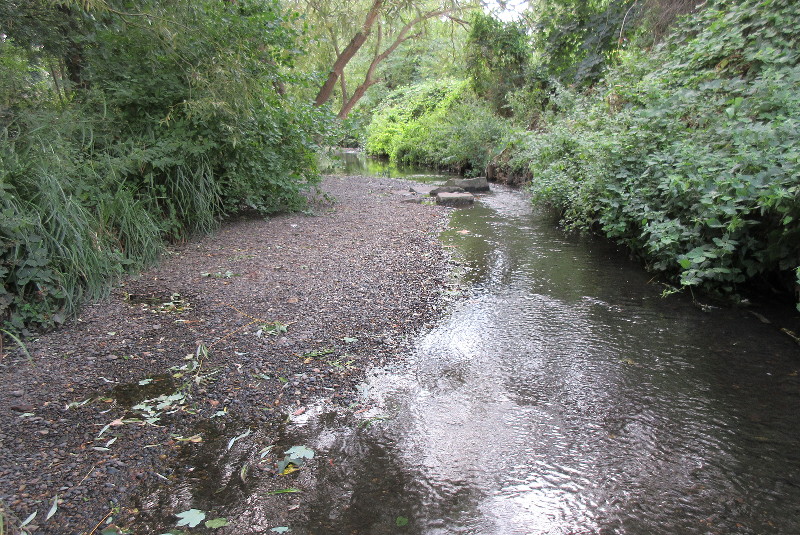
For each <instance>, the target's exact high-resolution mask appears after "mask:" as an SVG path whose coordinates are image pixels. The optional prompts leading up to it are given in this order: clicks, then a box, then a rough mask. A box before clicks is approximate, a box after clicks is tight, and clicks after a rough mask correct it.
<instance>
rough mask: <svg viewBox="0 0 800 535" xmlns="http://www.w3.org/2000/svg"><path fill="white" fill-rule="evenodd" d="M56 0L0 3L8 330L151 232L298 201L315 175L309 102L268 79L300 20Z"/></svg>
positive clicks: (110, 269)
mask: <svg viewBox="0 0 800 535" xmlns="http://www.w3.org/2000/svg"><path fill="white" fill-rule="evenodd" d="M67 4H68V3H64V4H62V5H60V6H56V4H54V3H47V2H32V3H30V4H25V3H19V4H11V5H7V6H4V7H3V8H2V9H0V30H2V32H0V33H7V34H8V36H9V37H8V38H6V39H4V40H2V41H0V80H2V82H0V92H1V94H0V191H2V196H0V238H2V240H0V280H2V281H3V285H2V287H0V325H2V327H3V328H4V329H6V330H13V331H17V332H19V331H24V330H25V329H27V328H29V327H37V326H49V325H52V324H54V323H58V322H60V321H62V320H63V319H64V318H65V317H66V316H67V315H68V314H70V313H72V312H74V311H75V310H76V307H77V306H78V305H79V304H80V303H81V302H82V301H84V300H85V299H87V298H88V299H91V298H96V297H98V296H100V295H102V294H103V293H105V292H107V290H108V288H109V285H110V283H111V282H112V281H113V280H114V278H115V277H116V276H118V275H120V274H121V273H122V272H123V271H124V270H126V269H132V268H138V267H141V266H143V265H146V264H147V263H150V262H152V261H153V260H154V259H155V258H156V257H157V256H158V254H159V252H160V250H161V248H162V246H163V243H164V241H165V240H182V239H185V238H187V237H188V236H190V235H192V234H193V233H196V232H208V231H210V230H211V229H213V228H214V227H215V226H216V225H217V223H218V221H219V220H220V219H221V218H222V217H225V216H226V215H227V214H231V213H234V212H236V211H239V210H241V209H244V208H248V209H255V210H258V211H260V212H261V213H264V214H268V213H272V212H275V211H279V210H287V209H297V208H300V207H302V206H303V203H304V196H303V195H302V193H303V191H304V190H305V189H307V188H309V187H310V186H312V185H313V184H314V183H315V182H316V181H317V180H318V175H317V174H316V172H315V171H314V149H315V135H316V132H317V131H318V128H320V126H321V125H320V124H319V123H320V121H321V117H320V116H319V115H318V114H319V113H320V112H318V111H315V110H313V109H312V108H311V107H310V106H309V105H305V104H299V103H296V102H293V101H292V99H290V98H289V97H287V96H286V95H284V93H283V91H282V89H281V84H282V83H283V82H284V81H287V80H288V73H289V69H290V68H291V65H292V61H293V55H294V54H296V53H297V51H296V50H295V44H294V43H295V41H296V39H297V37H298V35H297V34H296V32H295V30H292V29H291V25H290V24H288V23H287V18H286V17H287V15H285V14H284V12H283V11H282V10H281V8H280V7H279V5H278V3H277V2H274V3H271V2H238V3H236V4H228V3H223V2H216V1H211V0H208V1H200V2H188V1H177V2H172V1H170V2H163V1H159V0H150V1H141V2H136V3H130V2H125V1H120V2H116V3H114V2H111V3H109V4H108V6H106V4H105V3H103V4H102V5H103V6H106V7H109V6H112V5H113V6H114V7H115V9H114V10H113V11H111V10H103V8H99V10H98V11H95V12H93V13H91V14H87V13H85V12H83V11H81V10H80V9H78V8H77V7H73V8H68V7H66V5H67ZM74 4H75V5H78V4H79V3H77V2H75V3H74ZM26 9H29V10H30V12H27V11H25V10H26ZM14 10H16V11H14ZM48 10H50V11H48ZM53 10H57V12H54V11H53ZM134 11H135V13H136V15H135V16H134V15H126V13H131V12H134ZM41 13H44V14H45V15H47V16H50V17H51V18H53V17H55V18H60V19H64V20H67V23H65V24H62V25H61V26H59V27H58V32H60V33H59V35H60V36H61V38H59V39H57V40H55V39H51V37H52V35H49V34H48V31H49V30H47V28H44V27H42V28H40V27H39V26H37V25H35V24H34V23H33V22H32V21H35V20H38V16H39V15H40V14H41ZM45 18H46V17H45ZM25 21H29V22H30V24H28V25H27V26H26V25H25V24H24V22H25ZM70 21H71V22H74V24H72V23H71V22H70ZM70 32H72V33H70ZM15 35H19V38H20V42H15V41H14V37H15ZM50 43H55V44H53V45H52V47H50ZM59 54H69V57H68V58H66V59H65V58H64V57H61V56H59ZM76 58H77V59H76Z"/></svg>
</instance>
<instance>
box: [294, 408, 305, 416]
mask: <svg viewBox="0 0 800 535" xmlns="http://www.w3.org/2000/svg"><path fill="white" fill-rule="evenodd" d="M304 412H306V408H305V407H300V408H299V409H297V410H296V411H294V412H293V413H292V416H300V415H301V414H303V413H304Z"/></svg>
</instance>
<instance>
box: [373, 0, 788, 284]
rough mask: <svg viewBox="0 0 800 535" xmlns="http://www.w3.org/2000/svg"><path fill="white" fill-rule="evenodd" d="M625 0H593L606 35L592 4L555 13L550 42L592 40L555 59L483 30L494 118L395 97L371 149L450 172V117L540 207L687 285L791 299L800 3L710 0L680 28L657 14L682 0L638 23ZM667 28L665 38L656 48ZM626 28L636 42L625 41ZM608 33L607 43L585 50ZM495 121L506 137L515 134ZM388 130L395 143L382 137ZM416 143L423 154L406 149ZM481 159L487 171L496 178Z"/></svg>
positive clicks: (498, 28)
mask: <svg viewBox="0 0 800 535" xmlns="http://www.w3.org/2000/svg"><path fill="white" fill-rule="evenodd" d="M546 3H548V4H549V5H551V7H552V6H553V5H555V4H569V2H546ZM673 3H677V2H673ZM620 4H621V3H619V2H590V3H587V4H586V6H584V7H586V9H589V8H592V7H593V8H594V9H595V12H594V15H597V14H598V13H606V14H607V15H608V16H607V17H606V18H605V19H603V20H605V21H606V23H607V24H606V25H605V26H602V27H599V26H598V27H597V29H596V31H594V34H595V35H594V36H593V31H592V29H591V25H590V24H589V23H586V22H585V21H588V20H598V19H597V18H596V17H595V16H594V15H592V14H591V13H589V14H588V15H587V17H586V18H585V19H583V20H584V23H583V24H574V22H575V21H574V20H572V21H571V22H570V24H564V23H562V22H559V20H560V18H559V17H566V16H568V15H569V13H568V12H567V11H566V10H561V11H558V10H555V11H552V10H551V11H552V13H554V14H555V15H554V16H553V17H551V18H549V19H540V25H539V27H540V28H541V27H543V25H545V26H546V24H547V23H550V24H551V25H552V24H555V25H556V26H558V27H556V28H552V27H551V28H550V31H545V32H544V33H539V34H537V35H538V36H539V37H538V39H539V40H542V39H545V41H547V40H548V39H551V38H553V39H555V38H556V37H558V38H559V39H561V40H563V41H564V42H567V43H573V44H574V43H578V44H577V45H575V46H573V47H572V49H571V50H572V53H571V55H570V54H566V52H565V53H563V54H551V55H542V54H541V51H542V47H545V48H546V43H544V42H542V43H539V44H538V48H536V47H533V48H531V50H530V54H529V56H528V61H527V62H525V61H523V60H522V59H521V58H522V56H521V55H520V52H519V51H520V47H521V44H520V43H521V42H520V40H518V39H517V40H515V39H509V38H508V35H509V33H512V34H513V32H514V31H516V32H517V33H519V31H520V30H519V28H518V27H511V28H509V26H508V25H506V26H504V25H502V24H499V23H495V24H494V26H492V25H483V26H479V25H475V26H474V28H477V29H480V30H481V31H483V32H486V31H494V32H496V34H497V37H496V39H491V38H490V37H489V38H487V37H486V36H485V35H481V36H479V37H480V39H477V38H475V36H474V34H473V36H472V37H471V40H470V41H469V42H470V43H473V44H476V43H478V44H480V46H482V47H484V48H485V47H486V46H487V45H486V43H494V44H495V45H496V46H497V48H496V49H495V50H494V51H492V52H491V54H487V53H486V51H485V50H484V56H485V57H490V58H492V57H493V58H501V59H502V58H505V59H504V60H502V61H501V60H497V61H495V65H498V66H499V67H497V68H496V73H495V74H491V72H492V71H491V69H487V68H486V67H485V66H483V67H482V69H480V70H477V71H474V72H473V73H472V74H471V78H470V79H471V81H472V84H471V88H472V89H473V91H475V92H476V94H477V95H478V96H479V97H481V98H482V99H483V100H484V102H485V103H486V104H485V106H494V107H495V111H496V112H497V113H496V114H495V115H494V118H490V117H486V116H483V115H480V114H477V113H472V114H470V113H459V112H458V107H456V106H453V105H452V104H448V105H447V106H439V107H433V108H424V109H425V111H424V113H422V114H416V115H415V114H413V113H412V114H408V113H406V114H405V115H403V113H399V111H400V110H401V109H403V106H407V105H408V103H407V101H406V100H405V99H403V101H402V103H396V102H394V101H392V100H389V101H387V104H386V108H383V109H381V111H379V112H378V113H377V114H375V116H374V117H373V122H372V125H371V126H370V129H369V130H368V132H369V137H368V141H367V144H366V147H367V150H369V151H372V152H375V153H379V154H386V155H388V156H389V157H390V158H392V159H395V160H396V161H406V162H412V161H413V162H420V163H433V164H435V165H439V166H441V165H442V162H448V161H450V159H451V158H456V159H458V158H459V154H460V153H459V152H457V151H456V150H451V152H448V144H447V143H446V142H441V141H440V140H441V138H443V137H444V136H442V135H440V134H439V132H440V131H441V130H442V128H441V126H440V125H446V124H448V123H450V122H453V121H456V120H457V121H458V122H459V129H460V130H461V131H464V132H469V134H466V135H463V137H465V138H467V139H469V138H470V137H471V138H472V139H475V140H477V145H478V147H477V149H476V150H475V153H477V154H492V155H494V159H493V161H492V163H491V164H492V166H493V167H495V168H496V167H499V168H501V170H502V173H501V174H504V175H506V176H509V175H510V176H524V177H526V178H527V179H529V186H528V187H529V188H530V190H531V191H532V192H533V198H534V201H535V202H537V203H542V204H547V205H550V206H552V207H555V208H556V209H557V210H558V211H559V212H560V214H561V216H562V221H563V222H564V224H565V225H567V226H568V227H571V228H582V229H592V230H594V231H596V232H599V233H601V234H603V235H605V236H607V237H609V238H611V239H613V240H616V241H618V242H620V243H623V244H625V245H626V246H628V247H629V248H630V249H631V251H633V252H634V253H635V254H637V255H638V256H639V257H640V258H642V260H643V261H644V262H645V263H646V264H647V266H648V267H649V268H650V269H652V270H653V271H656V272H659V273H662V274H664V275H665V276H667V277H668V278H671V279H672V280H674V281H675V282H676V284H679V285H681V286H684V287H696V288H702V289H704V290H707V291H712V292H718V293H726V294H734V293H736V292H737V290H738V289H739V287H740V285H741V284H742V283H745V282H751V281H759V282H761V283H767V284H768V285H769V286H771V287H772V288H773V289H780V290H781V291H783V292H786V293H789V292H790V291H791V289H792V288H793V287H794V285H795V284H796V282H797V280H798V279H797V277H798V275H800V268H798V266H800V164H799V163H798V158H800V138H798V136H797V132H798V131H799V129H798V127H800V124H799V122H800V53H799V52H798V50H800V48H798V41H799V40H800V5H798V4H797V3H796V2H791V1H790V0H767V1H758V0H746V1H743V2H725V1H716V2H707V3H706V4H705V5H704V6H703V8H702V10H700V11H698V12H697V13H694V14H692V15H691V16H689V17H687V18H686V19H685V20H684V21H683V22H681V23H680V24H678V25H676V26H674V27H673V31H672V32H671V33H669V34H667V33H666V32H665V29H664V25H663V20H664V19H663V17H659V16H656V15H657V13H656V12H655V10H656V8H659V9H661V10H662V11H664V10H666V9H667V8H669V7H670V6H669V4H670V2H661V3H660V4H659V3H656V4H658V5H653V3H645V7H647V8H649V9H651V11H649V12H648V11H646V10H645V11H643V12H640V13H637V14H636V16H635V19H634V22H632V21H631V20H628V21H627V28H625V27H623V24H622V22H623V20H624V15H622V13H626V12H625V11H624V10H622V11H621V10H620ZM587 6H588V7H587ZM561 7H564V6H561ZM634 7H635V6H633V5H632V4H631V5H630V9H634ZM673 7H674V6H673ZM683 7H684V9H685V10H688V9H691V7H692V5H691V4H686V3H685V5H684V6H683ZM603 10H605V11H603ZM627 13H629V15H630V13H631V12H630V11H628V12H627ZM569 16H575V14H574V12H573V13H572V14H571V15H569ZM614 20H616V21H617V26H616V29H614V28H613V27H610V26H609V25H612V26H613V24H612V23H613V21H614ZM487 28H488V30H487ZM570 28H572V29H573V30H570ZM575 28H577V29H575ZM570 31H573V33H572V36H573V37H574V39H573V40H570V39H569V35H570ZM615 32H616V33H615ZM656 33H658V36H657V37H658V39H663V40H662V42H660V43H659V44H657V45H656V46H654V47H653V46H651V45H652V43H653V40H654V39H655V37H654V36H656ZM610 34H615V35H617V36H623V37H626V38H627V39H628V41H624V40H623V42H624V43H625V44H624V45H619V44H618V45H617V46H614V47H610V46H608V44H609V40H608V36H609V35H610ZM548 36H549V37H548ZM548 42H549V41H548ZM592 42H598V43H600V44H598V46H597V47H595V48H587V47H586V46H583V45H581V43H584V44H586V43H592ZM551 44H552V43H551ZM600 45H602V46H600ZM565 50H566V49H565ZM589 50H590V51H591V53H590V52H588V51H589ZM595 51H600V53H599V54H596V53H594V52H595ZM511 60H513V61H511ZM514 65H516V67H514ZM600 67H602V68H600ZM519 69H523V70H524V71H525V72H526V81H525V85H524V86H523V87H506V88H504V89H503V91H501V92H500V93H498V86H491V85H490V84H488V83H486V80H490V79H491V78H492V76H495V77H498V76H500V72H503V71H511V72H518V71H519ZM487 73H489V74H487ZM479 77H480V78H479ZM476 80H477V83H476ZM481 88H484V89H483V90H481ZM404 91H405V92H406V93H407V94H410V95H416V94H417V91H418V87H412V88H407V89H405V90H404ZM412 109H416V108H412ZM389 110H391V111H389ZM500 115H505V116H507V117H508V119H507V120H504V119H501V118H500ZM503 123H504V124H505V125H506V126H505V127H503ZM488 124H491V125H493V126H494V125H496V130H493V132H498V133H500V132H504V133H505V134H504V135H503V134H501V135H503V137H502V140H501V141H500V142H499V143H498V142H497V141H496V138H494V137H493V136H492V135H486V133H487V132H488V131H490V129H488V128H487V125H488ZM387 132H390V133H392V137H391V139H392V140H393V141H392V143H388V144H387V143H386V142H385V141H384V138H383V137H381V136H384V137H385V136H386V133H387ZM408 132H413V133H414V134H415V135H416V136H413V135H412V136H409V134H408ZM379 138H380V139H381V142H380V143H376V141H377V140H378V139H379ZM406 138H408V139H410V140H413V144H412V143H409V146H411V147H413V148H414V150H408V151H405V152H403V151H401V150H399V149H396V148H394V147H401V146H403V143H402V140H404V139H406ZM446 140H447V138H445V141H446ZM387 145H388V146H390V147H392V149H391V150H383V149H382V147H384V146H387ZM375 147H381V149H380V150H377V149H376V148H375ZM428 147H435V148H437V149H439V151H438V152H435V151H432V150H430V149H428ZM431 154H435V155H436V156H435V158H432V157H430V155H431ZM481 161H483V160H481ZM476 164H477V165H478V167H472V168H471V169H472V172H473V173H477V172H483V168H481V167H480V163H479V162H477V161H476ZM484 167H485V166H484Z"/></svg>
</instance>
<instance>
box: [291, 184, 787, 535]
mask: <svg viewBox="0 0 800 535" xmlns="http://www.w3.org/2000/svg"><path fill="white" fill-rule="evenodd" d="M373 172H374V170H373ZM442 240H443V241H444V243H445V245H447V246H452V247H453V248H454V249H455V251H456V257H457V258H458V259H459V260H460V262H461V263H462V264H463V277H464V280H465V282H466V283H468V284H469V285H470V288H471V290H470V295H469V298H467V299H465V300H464V301H462V302H460V303H458V304H457V305H456V306H455V308H454V310H453V311H452V313H451V314H450V315H449V316H448V317H447V318H445V319H444V320H443V321H441V323H440V324H439V325H438V326H437V327H435V328H434V329H433V330H431V331H430V332H427V333H425V334H424V335H423V336H422V337H421V338H420V339H419V340H418V341H417V342H416V344H415V350H414V352H413V356H412V358H411V360H410V361H409V362H406V363H404V364H402V365H398V366H397V367H396V368H395V369H387V370H378V371H375V372H374V373H373V374H371V376H370V377H369V379H368V380H367V381H366V382H365V383H364V385H363V389H362V390H363V392H362V393H363V396H364V398H365V399H366V400H369V403H371V404H372V405H373V406H374V408H373V409H371V410H370V411H369V412H367V413H365V414H364V415H362V420H361V424H360V425H358V426H355V427H354V426H353V424H352V422H350V423H349V425H348V424H347V423H346V422H344V421H343V420H342V419H341V418H340V417H337V416H335V415H332V414H326V413H325V412H324V411H320V412H318V413H316V414H314V413H312V414H310V415H309V417H308V418H307V419H304V420H303V421H301V422H299V423H298V424H296V425H295V427H294V428H293V429H292V430H290V433H294V434H295V437H296V440H297V441H300V440H306V441H307V442H308V443H309V444H311V445H313V447H315V448H317V449H319V450H320V451H324V452H325V456H326V457H327V458H330V459H335V462H332V463H330V464H322V465H321V466H320V468H319V470H318V472H317V473H316V474H315V476H314V478H315V486H316V491H315V493H314V495H313V500H314V501H313V503H311V504H307V506H308V510H309V511H310V513H309V515H308V518H307V519H306V520H305V525H304V526H296V525H295V526H293V528H292V529H293V532H294V533H359V534H362V533H363V534H380V533H419V534H467V533H469V534H497V535H511V534H590V533H592V534H593V533H599V534H612V533H613V534H623V533H625V534H655V533H664V534H684V533H698V534H700V533H703V534H705V533H725V534H727V533H742V534H751V533H752V534H765V533H781V534H789V533H800V448H798V445H799V444H800V410H798V409H800V379H798V370H800V351H798V347H797V346H796V345H795V344H794V343H793V342H792V341H791V340H790V339H789V338H788V337H786V336H784V335H782V334H781V333H780V332H779V331H778V329H777V328H776V327H775V326H773V325H767V324H763V323H761V322H759V321H758V320H757V319H755V318H754V317H753V316H752V315H750V314H747V313H746V312H745V311H742V310H734V309H717V308H711V309H707V310H700V309H698V307H697V306H695V305H694V304H693V303H692V301H691V299H690V297H689V296H686V295H673V296H670V297H667V298H664V297H662V296H661V293H662V290H663V287H662V286H660V285H658V284H656V283H653V282H651V281H650V277H651V276H650V275H649V274H647V273H645V272H644V271H643V270H642V268H641V266H640V265H638V264H637V263H634V262H632V261H630V260H629V259H628V258H627V257H626V256H625V255H624V254H622V253H620V252H619V251H617V250H616V249H615V248H613V247H612V246H611V245H609V244H608V243H607V242H605V241H602V240H596V239H590V238H587V237H580V236H574V235H569V234H566V233H564V232H563V231H561V230H559V229H558V228H557V227H556V226H554V224H553V222H552V219H551V218H550V217H549V216H548V215H547V214H542V213H538V212H537V211H536V210H535V209H534V208H533V207H532V205H531V203H530V202H529V200H528V199H527V198H526V197H525V195H524V193H521V192H519V191H514V190H511V189H507V188H503V187H498V186H493V192H492V193H491V194H489V195H486V196H483V197H482V198H481V200H480V202H479V203H478V204H477V205H476V206H475V207H474V208H471V209H466V210H459V211H454V213H453V215H452V218H451V222H450V227H449V229H448V230H446V231H445V232H444V233H443V235H442Z"/></svg>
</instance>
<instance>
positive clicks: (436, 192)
mask: <svg viewBox="0 0 800 535" xmlns="http://www.w3.org/2000/svg"><path fill="white" fill-rule="evenodd" d="M465 191H466V190H465V189H464V188H459V187H457V186H439V187H438V188H432V189H431V191H430V192H429V195H430V196H431V197H436V196H437V195H439V194H440V193H464V192H465Z"/></svg>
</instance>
